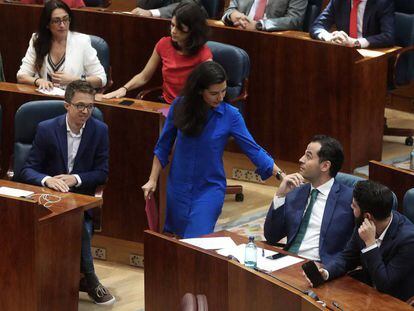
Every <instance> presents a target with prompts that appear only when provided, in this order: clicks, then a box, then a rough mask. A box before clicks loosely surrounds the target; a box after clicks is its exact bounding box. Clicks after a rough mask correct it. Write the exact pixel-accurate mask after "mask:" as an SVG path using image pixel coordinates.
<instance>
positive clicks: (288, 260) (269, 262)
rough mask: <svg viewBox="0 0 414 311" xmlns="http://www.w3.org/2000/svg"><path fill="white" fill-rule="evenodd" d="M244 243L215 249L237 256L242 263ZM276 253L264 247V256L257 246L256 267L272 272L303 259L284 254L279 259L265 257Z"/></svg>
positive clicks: (221, 252)
mask: <svg viewBox="0 0 414 311" xmlns="http://www.w3.org/2000/svg"><path fill="white" fill-rule="evenodd" d="M245 248H246V244H240V245H238V246H236V247H233V248H227V249H220V250H218V251H217V253H219V254H220V255H223V256H226V257H227V256H229V255H232V256H234V257H236V258H237V260H238V261H239V262H240V263H241V264H243V263H244V253H245ZM274 254H277V252H274V251H270V250H267V249H265V250H264V256H263V251H262V248H260V247H258V248H257V267H258V268H259V269H262V270H265V271H268V272H272V271H276V270H279V269H282V268H285V267H288V266H291V265H294V264H296V263H298V262H301V261H304V259H301V258H297V257H293V256H289V255H288V256H285V257H282V258H279V259H268V258H266V257H268V256H271V255H274Z"/></svg>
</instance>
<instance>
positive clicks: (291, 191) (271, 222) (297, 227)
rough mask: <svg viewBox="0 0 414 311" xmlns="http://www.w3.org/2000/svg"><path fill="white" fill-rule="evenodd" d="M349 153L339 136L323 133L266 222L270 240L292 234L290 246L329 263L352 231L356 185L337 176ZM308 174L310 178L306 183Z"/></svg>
mask: <svg viewBox="0 0 414 311" xmlns="http://www.w3.org/2000/svg"><path fill="white" fill-rule="evenodd" d="M343 160H344V154H343V150H342V146H341V144H340V143H339V142H338V141H337V140H336V139H334V138H331V137H328V136H324V135H317V136H315V137H313V139H312V141H311V142H310V144H309V145H308V146H307V148H306V151H305V154H304V155H303V156H302V157H301V158H300V159H299V163H300V170H299V172H298V173H294V174H291V175H287V176H286V177H285V178H284V179H283V181H282V183H281V184H280V187H279V189H278V190H277V192H276V195H275V197H274V199H273V203H272V205H271V206H270V209H269V212H268V213H267V216H266V222H265V225H264V235H265V237H266V240H267V242H269V243H270V244H275V243H276V242H278V241H279V240H280V239H282V238H284V237H286V236H287V244H286V247H285V249H286V250H288V251H290V252H293V253H296V254H298V255H299V256H302V257H305V258H309V259H312V260H316V261H322V262H329V261H330V260H331V259H332V258H333V257H334V256H335V255H336V254H337V253H339V252H341V251H342V250H343V249H344V247H345V245H346V243H347V242H348V240H349V239H350V237H351V235H352V230H353V228H354V217H353V215H352V211H351V208H350V206H351V202H352V189H351V188H349V187H348V186H345V185H342V184H340V183H338V182H337V181H335V176H336V174H337V173H338V171H339V170H340V169H341V166H342V163H343ZM305 179H306V180H307V181H309V183H306V184H303V183H304V181H305Z"/></svg>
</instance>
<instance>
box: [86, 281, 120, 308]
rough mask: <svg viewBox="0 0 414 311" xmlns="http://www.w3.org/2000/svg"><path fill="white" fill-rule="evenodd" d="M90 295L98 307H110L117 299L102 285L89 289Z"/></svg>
mask: <svg viewBox="0 0 414 311" xmlns="http://www.w3.org/2000/svg"><path fill="white" fill-rule="evenodd" d="M88 295H89V297H90V298H91V299H92V300H93V301H94V302H95V303H96V304H98V305H110V304H113V303H114V302H115V297H114V296H112V295H111V293H110V292H109V291H108V290H107V289H106V287H105V286H103V285H102V284H100V283H98V285H97V286H96V287H94V288H89V289H88Z"/></svg>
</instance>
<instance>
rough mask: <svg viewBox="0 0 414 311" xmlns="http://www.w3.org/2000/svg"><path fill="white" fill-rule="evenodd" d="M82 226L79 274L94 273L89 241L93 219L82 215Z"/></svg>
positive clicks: (85, 214) (87, 215)
mask: <svg viewBox="0 0 414 311" xmlns="http://www.w3.org/2000/svg"><path fill="white" fill-rule="evenodd" d="M83 217H84V218H83V226H82V248H81V272H82V273H83V274H86V273H95V268H94V266H93V257H92V250H91V240H92V234H93V219H92V217H91V216H90V215H89V214H87V213H84V216H83Z"/></svg>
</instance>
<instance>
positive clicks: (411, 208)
mask: <svg viewBox="0 0 414 311" xmlns="http://www.w3.org/2000/svg"><path fill="white" fill-rule="evenodd" d="M403 214H404V215H405V216H406V217H407V218H408V219H410V220H411V222H412V223H414V188H411V189H409V190H407V192H406V193H405V195H404V200H403Z"/></svg>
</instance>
